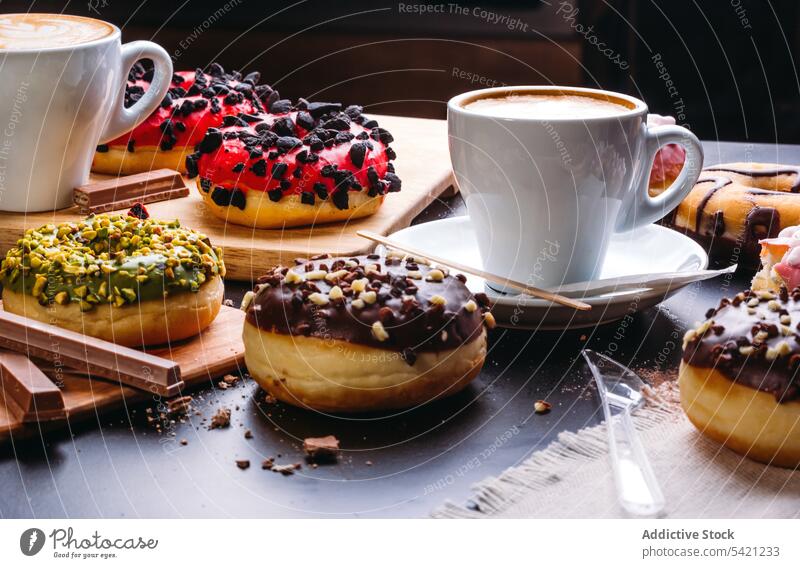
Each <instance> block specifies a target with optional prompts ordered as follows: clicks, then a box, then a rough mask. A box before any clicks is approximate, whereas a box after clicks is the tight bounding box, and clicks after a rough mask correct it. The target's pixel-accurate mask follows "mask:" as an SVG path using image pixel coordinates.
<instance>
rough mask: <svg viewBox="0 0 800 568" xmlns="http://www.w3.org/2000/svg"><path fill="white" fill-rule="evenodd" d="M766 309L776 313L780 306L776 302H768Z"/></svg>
mask: <svg viewBox="0 0 800 568" xmlns="http://www.w3.org/2000/svg"><path fill="white" fill-rule="evenodd" d="M767 307H768V308H769V309H770V310H771V311H773V312H778V311H780V309H781V305H780V304H779V303H778V302H776V301H775V300H770V301H769V302H768V303H767Z"/></svg>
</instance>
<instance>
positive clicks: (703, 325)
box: [697, 320, 714, 335]
mask: <svg viewBox="0 0 800 568" xmlns="http://www.w3.org/2000/svg"><path fill="white" fill-rule="evenodd" d="M713 323H714V322H713V320H706V321H704V322H703V323H701V324H700V326H699V327H698V328H697V335H703V334H704V333H705V332H707V331H708V330H709V329H711V325H712V324H713Z"/></svg>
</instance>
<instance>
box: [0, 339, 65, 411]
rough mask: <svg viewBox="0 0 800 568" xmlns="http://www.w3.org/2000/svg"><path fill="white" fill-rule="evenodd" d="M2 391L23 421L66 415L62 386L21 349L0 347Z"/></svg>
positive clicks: (11, 409) (0, 384)
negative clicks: (22, 352)
mask: <svg viewBox="0 0 800 568" xmlns="http://www.w3.org/2000/svg"><path fill="white" fill-rule="evenodd" d="M0 395H1V396H2V398H3V399H4V400H5V403H6V408H7V409H8V410H9V411H10V412H11V413H12V414H13V415H14V416H16V417H17V419H18V420H20V421H21V422H44V421H46V420H60V419H64V418H66V417H67V411H66V410H65V409H64V398H63V397H62V396H61V391H60V390H59V388H58V387H57V386H56V385H55V384H54V383H53V381H51V380H50V379H49V378H48V377H47V375H45V374H44V373H43V372H42V371H41V370H39V368H38V367H36V365H34V364H33V362H32V361H31V360H30V359H28V358H27V357H26V356H25V355H23V354H21V353H14V352H13V351H5V350H2V349H0Z"/></svg>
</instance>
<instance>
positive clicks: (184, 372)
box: [0, 306, 244, 443]
mask: <svg viewBox="0 0 800 568" xmlns="http://www.w3.org/2000/svg"><path fill="white" fill-rule="evenodd" d="M243 325H244V312H243V311H241V310H238V309H236V308H231V307H227V306H222V309H221V310H220V312H219V315H218V316H217V318H216V319H215V320H214V322H213V323H212V324H211V325H210V326H208V327H207V328H206V329H205V330H204V331H203V332H202V333H201V334H200V335H197V336H195V337H193V338H191V339H188V340H186V341H182V342H179V343H176V344H174V345H171V346H170V347H158V348H154V349H148V352H149V353H151V354H153V355H158V356H159V357H164V358H165V359H170V360H172V361H175V362H176V363H178V364H179V365H180V368H181V377H182V378H183V381H184V382H185V383H186V390H187V391H189V390H193V389H196V388H200V387H203V386H206V387H207V386H211V384H212V383H215V382H217V381H216V380H215V379H218V377H220V376H222V375H224V374H226V373H235V372H236V371H238V370H240V369H243V368H244V345H243V344H242V339H241V338H242V326H243ZM44 365H47V363H45V364H44ZM40 368H41V369H42V370H43V371H44V372H45V374H47V375H48V376H49V377H50V378H51V380H53V382H55V383H56V384H57V385H59V386H60V388H61V394H62V396H63V398H64V407H65V409H66V412H67V419H66V421H65V420H59V421H53V422H43V423H39V424H37V423H28V424H23V423H22V422H21V421H18V420H17V419H16V418H15V417H14V416H13V415H12V414H11V412H10V411H9V410H8V409H7V407H6V404H5V398H4V397H3V396H2V393H1V392H0V443H2V442H4V441H6V440H9V439H14V438H22V437H28V436H32V435H39V433H40V429H53V428H60V427H65V426H66V425H67V422H68V421H74V420H80V419H83V418H86V417H89V416H93V415H95V414H99V413H100V412H102V411H105V410H110V409H112V408H117V407H120V406H123V405H127V404H129V403H132V402H138V401H141V400H147V399H150V400H152V401H153V405H154V406H157V405H158V403H159V402H161V399H160V398H159V396H158V395H155V394H152V393H148V392H145V391H141V390H136V389H133V388H130V387H126V386H122V385H120V384H118V383H113V382H110V381H105V380H102V379H91V380H90V379H88V378H87V377H85V376H81V375H79V374H74V373H70V372H64V370H63V369H62V370H61V371H60V372H56V371H55V370H54V369H53V368H51V367H47V366H41V367H40ZM0 386H1V385H0Z"/></svg>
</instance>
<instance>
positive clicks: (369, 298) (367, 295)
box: [358, 290, 378, 304]
mask: <svg viewBox="0 0 800 568" xmlns="http://www.w3.org/2000/svg"><path fill="white" fill-rule="evenodd" d="M358 297H359V298H361V299H362V300H364V303H365V304H374V303H375V301H376V300H377V299H378V295H377V294H376V293H375V292H373V291H372V290H370V291H369V292H361V294H360V295H359V296H358Z"/></svg>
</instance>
